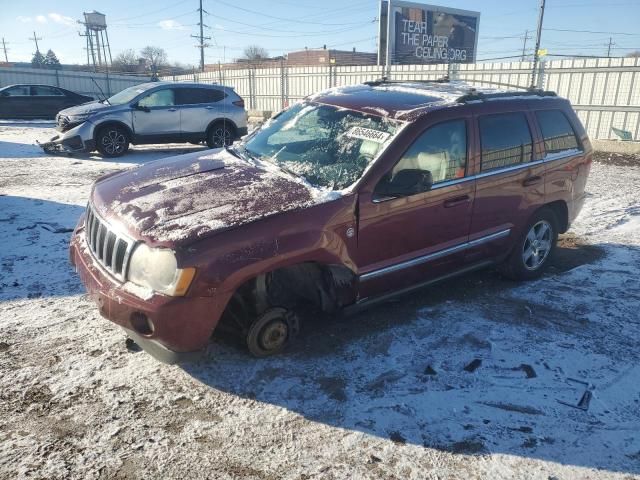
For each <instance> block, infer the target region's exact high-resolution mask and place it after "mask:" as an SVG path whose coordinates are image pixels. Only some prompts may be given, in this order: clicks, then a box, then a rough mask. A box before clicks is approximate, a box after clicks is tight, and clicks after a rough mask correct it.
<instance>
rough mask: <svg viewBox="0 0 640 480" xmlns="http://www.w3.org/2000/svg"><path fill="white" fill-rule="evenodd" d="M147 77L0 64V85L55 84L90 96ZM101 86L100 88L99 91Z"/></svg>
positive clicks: (137, 82)
mask: <svg viewBox="0 0 640 480" xmlns="http://www.w3.org/2000/svg"><path fill="white" fill-rule="evenodd" d="M149 80H150V77H147V76H141V75H112V74H106V73H94V72H76V71H70V70H48V69H42V68H28V67H9V68H5V67H1V68H0V87H4V86H7V85H12V84H14V83H32V84H45V85H55V86H58V87H62V88H66V89H67V90H72V91H74V92H77V93H80V94H82V95H90V96H92V97H94V98H98V97H101V96H103V93H102V92H104V95H106V96H111V95H113V94H115V93H118V92H119V91H121V90H124V89H125V88H128V87H132V86H134V85H139V84H140V83H144V82H148V81H149ZM96 84H98V85H99V87H100V88H98V86H96ZM101 89H102V92H101V91H100V90H101Z"/></svg>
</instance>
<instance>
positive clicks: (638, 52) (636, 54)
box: [627, 50, 640, 58]
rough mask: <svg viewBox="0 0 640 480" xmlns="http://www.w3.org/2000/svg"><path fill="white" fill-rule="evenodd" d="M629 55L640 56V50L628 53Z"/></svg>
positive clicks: (632, 56)
mask: <svg viewBox="0 0 640 480" xmlns="http://www.w3.org/2000/svg"><path fill="white" fill-rule="evenodd" d="M627 57H629V58H640V50H636V51H635V52H631V53H627Z"/></svg>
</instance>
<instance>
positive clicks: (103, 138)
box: [42, 82, 247, 157]
mask: <svg viewBox="0 0 640 480" xmlns="http://www.w3.org/2000/svg"><path fill="white" fill-rule="evenodd" d="M56 124H57V127H56V129H57V130H58V131H59V132H60V135H57V136H55V137H53V138H52V139H51V140H50V141H49V142H47V143H45V144H42V147H43V148H44V149H45V151H48V152H52V151H65V152H90V151H93V150H98V151H99V152H100V153H101V154H102V155H104V156H105V157H119V156H120V155H123V154H124V153H125V152H126V151H127V150H128V149H129V144H131V143H132V144H143V143H179V142H191V143H200V142H206V143H207V145H208V146H209V147H211V148H217V147H222V146H225V145H230V144H231V143H233V141H234V140H236V139H238V138H240V137H242V136H244V135H246V134H247V112H246V110H245V109H244V100H243V99H242V97H240V96H239V95H238V94H237V93H236V92H234V91H233V89H232V88H230V87H225V86H222V85H207V84H198V83H170V82H153V83H144V84H141V85H136V86H135V87H130V88H127V89H126V90H123V91H121V92H120V93H117V94H115V95H114V96H112V97H110V98H108V99H105V100H102V101H95V102H90V103H85V104H83V105H79V106H76V107H72V108H67V109H65V110H62V111H61V112H60V113H58V115H57V116H56Z"/></svg>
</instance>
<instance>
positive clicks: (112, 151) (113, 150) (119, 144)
mask: <svg viewBox="0 0 640 480" xmlns="http://www.w3.org/2000/svg"><path fill="white" fill-rule="evenodd" d="M126 143H127V139H126V137H125V136H124V134H123V133H122V132H120V131H118V130H109V131H107V133H106V134H105V135H103V136H102V147H103V148H104V151H105V152H106V153H107V154H109V155H118V154H120V153H122V152H124V147H125V145H126Z"/></svg>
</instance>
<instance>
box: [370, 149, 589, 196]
mask: <svg viewBox="0 0 640 480" xmlns="http://www.w3.org/2000/svg"><path fill="white" fill-rule="evenodd" d="M547 155H550V154H547ZM551 155H553V157H552V158H547V157H546V156H545V158H542V159H541V160H535V161H533V162H528V163H519V164H517V165H512V166H510V167H504V168H496V169H495V170H490V171H488V172H484V173H478V174H476V175H471V176H469V177H463V178H456V179H453V180H447V181H446V182H440V183H436V184H434V185H433V187H431V190H429V191H432V190H437V189H439V188H445V187H450V186H451V185H457V184H459V183H464V182H469V181H471V180H476V179H478V178H485V177H491V176H493V175H500V174H501V173H507V172H513V171H517V170H521V169H525V168H529V167H535V166H536V165H542V164H543V163H549V162H555V161H556V160H563V159H565V158H568V157H575V156H576V155H584V151H582V150H581V151H579V152H568V153H565V154H559V155H555V154H551ZM424 193H426V192H424ZM396 198H400V197H392V196H389V197H383V198H376V199H374V200H373V203H382V202H386V201H388V200H395V199H396Z"/></svg>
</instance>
